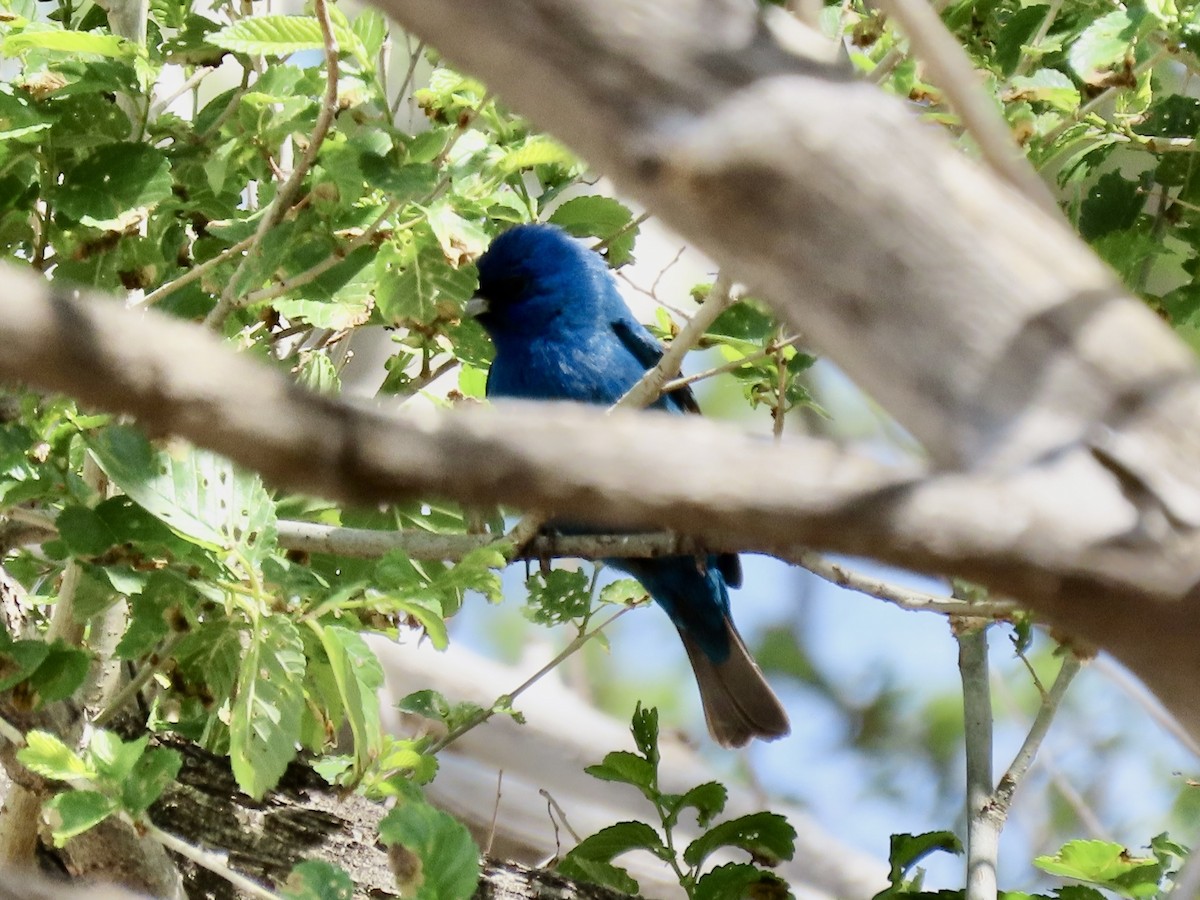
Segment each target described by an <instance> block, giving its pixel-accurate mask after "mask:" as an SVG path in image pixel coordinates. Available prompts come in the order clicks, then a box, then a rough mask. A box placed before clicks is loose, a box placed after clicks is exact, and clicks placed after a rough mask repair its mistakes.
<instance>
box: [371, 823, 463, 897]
mask: <svg viewBox="0 0 1200 900" xmlns="http://www.w3.org/2000/svg"><path fill="white" fill-rule="evenodd" d="M379 837H380V840H382V841H383V842H384V843H385V844H386V845H387V846H388V847H389V848H390V851H391V852H390V853H389V856H390V857H391V859H392V862H393V871H395V872H396V884H397V887H399V888H400V893H401V895H402V896H404V897H411V898H415V900H468V898H469V897H471V896H472V895H473V894H474V893H475V887H476V885H478V883H479V848H478V847H476V846H475V842H474V841H473V840H471V835H470V832H468V831H467V829H466V828H465V827H464V826H463V824H462V823H461V822H458V821H457V820H455V819H454V818H453V817H452V816H450V815H448V814H446V813H444V812H442V811H441V810H439V809H434V808H433V807H432V806H430V805H429V804H428V803H424V802H421V801H408V802H404V803H401V804H400V805H399V806H397V807H395V808H394V809H392V810H391V812H389V813H388V814H387V815H386V816H384V818H383V821H381V822H380V823H379Z"/></svg>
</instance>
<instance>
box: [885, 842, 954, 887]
mask: <svg viewBox="0 0 1200 900" xmlns="http://www.w3.org/2000/svg"><path fill="white" fill-rule="evenodd" d="M938 850H944V851H945V852H947V853H956V854H961V853H962V852H963V846H962V841H960V840H959V839H958V838H957V837H956V836H955V835H954V833H953V832H951V831H927V832H925V833H924V834H893V835H892V839H891V847H890V849H889V851H888V860H889V861H890V862H891V864H892V872H891V875H889V876H888V877H889V878H890V879H891V882H892V884H893V885H898V884H900V883H901V881H903V879H904V875H905V873H906V872H908V870H909V869H911V868H912V867H913V866H915V865H916V864H917V863H919V862H920V861H921V860H922V859H924V858H925V857H926V856H928V855H929V854H930V853H935V852H937V851H938Z"/></svg>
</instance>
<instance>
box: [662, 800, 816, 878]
mask: <svg viewBox="0 0 1200 900" xmlns="http://www.w3.org/2000/svg"><path fill="white" fill-rule="evenodd" d="M721 847H738V848H740V849H742V850H745V851H746V852H747V853H749V854H750V856H751V858H752V859H753V860H754V861H755V862H757V863H759V864H760V865H776V864H778V863H779V861H780V860H784V859H791V858H792V854H793V853H795V850H796V829H795V828H793V827H792V826H791V825H790V824H789V823H788V820H787V819H785V818H784V817H783V816H781V815H778V814H776V813H769V812H760V813H751V814H750V815H748V816H742V817H741V818H737V819H731V820H730V821H728V822H722V823H721V824H720V825H717V826H716V827H715V828H711V829H709V830H708V831H706V832H705V833H704V834H702V835H700V837H698V838H696V840H694V841H692V842H691V843H690V844H688V846H687V849H685V850H684V851H683V859H684V862H686V863H687V864H688V865H689V866H698V865H700V863H702V862H703V861H704V860H706V859H707V858H708V857H709V856H710V855H711V854H712V853H713V852H715V851H716V850H718V849H719V848H721Z"/></svg>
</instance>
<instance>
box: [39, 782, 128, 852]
mask: <svg viewBox="0 0 1200 900" xmlns="http://www.w3.org/2000/svg"><path fill="white" fill-rule="evenodd" d="M116 810H117V804H116V801H114V800H111V799H110V798H108V797H105V796H104V795H103V794H101V793H98V792H97V791H65V792H63V793H61V794H56V795H55V796H53V797H51V798H50V799H49V800H47V801H46V805H45V806H44V807H43V814H44V815H45V817H46V821H47V822H48V823H49V825H50V832H51V835H52V836H53V838H54V846H55V847H61V846H63V845H64V844H65V843H66V842H67V841H69V840H70V839H71V838H73V837H75V835H77V834H82V833H83V832H85V831H87V830H88V829H89V828H91V827H92V826H94V825H98V824H99V823H100V822H103V821H104V820H105V819H107V818H108V817H109V816H110V815H111V814H112V813H114V812H116Z"/></svg>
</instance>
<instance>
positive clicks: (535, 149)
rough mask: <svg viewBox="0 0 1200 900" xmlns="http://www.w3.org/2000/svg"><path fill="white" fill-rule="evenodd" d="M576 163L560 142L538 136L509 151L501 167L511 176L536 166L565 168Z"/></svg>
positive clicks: (503, 158)
mask: <svg viewBox="0 0 1200 900" xmlns="http://www.w3.org/2000/svg"><path fill="white" fill-rule="evenodd" d="M575 163H576V159H575V156H574V154H572V153H571V151H570V150H568V149H567V148H566V147H564V146H563V145H562V144H560V143H558V141H555V140H551V139H550V138H548V137H543V136H541V135H538V136H536V137H531V138H528V139H527V140H526V141H525V143H523V144H521V145H520V146H519V147H514V148H513V149H511V150H509V151H508V152H507V153H506V154H504V156H503V157H501V159H500V163H499V165H500V171H502V172H505V173H507V174H510V175H511V174H512V173H514V172H519V171H521V169H532V168H533V167H534V166H547V165H555V166H563V167H564V168H565V167H568V166H573V165H575Z"/></svg>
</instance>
